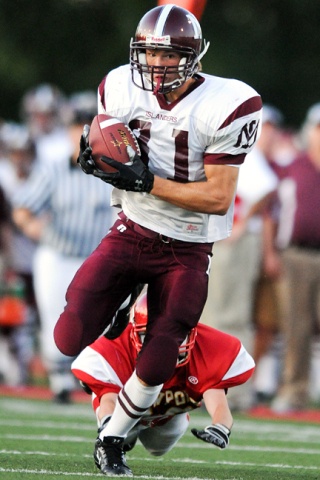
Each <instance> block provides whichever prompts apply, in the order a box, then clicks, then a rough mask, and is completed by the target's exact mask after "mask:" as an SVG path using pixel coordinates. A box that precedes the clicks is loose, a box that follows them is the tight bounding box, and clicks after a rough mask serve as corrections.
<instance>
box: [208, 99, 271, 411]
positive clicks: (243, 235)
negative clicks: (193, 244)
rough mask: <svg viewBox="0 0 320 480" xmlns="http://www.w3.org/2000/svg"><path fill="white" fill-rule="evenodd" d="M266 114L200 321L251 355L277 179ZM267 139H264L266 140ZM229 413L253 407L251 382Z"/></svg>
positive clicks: (233, 394) (233, 396)
mask: <svg viewBox="0 0 320 480" xmlns="http://www.w3.org/2000/svg"><path fill="white" fill-rule="evenodd" d="M269 123H270V110H269V108H268V107H267V106H266V107H264V110H263V116H262V128H261V135H260V138H259V140H258V141H257V143H256V145H255V147H254V148H253V150H252V152H250V153H249V154H248V155H247V157H246V161H245V162H244V164H243V165H242V166H241V169H240V173H239V180H238V186H237V193H236V202H235V216H234V227H233V232H232V234H231V237H230V238H228V239H226V240H223V241H221V242H217V243H216V244H215V246H214V255H213V261H212V268H211V273H210V279H209V291H208V299H207V302H206V305H205V308H204V311H203V314H202V317H201V321H202V322H203V323H206V324H208V325H211V326H213V327H215V328H217V329H218V330H222V331H223V332H226V333H229V334H231V335H234V336H236V337H237V338H239V339H240V340H241V342H242V343H243V344H244V346H245V348H246V349H247V350H248V352H249V353H250V354H251V355H252V354H253V350H254V325H253V306H254V295H255V288H256V285H257V282H258V279H259V276H260V270H261V265H262V263H263V262H264V259H263V255H264V253H267V251H268V250H267V249H265V248H264V246H263V240H264V239H263V235H262V232H263V222H264V218H265V212H266V209H267V206H268V204H269V203H270V202H271V200H272V198H273V196H274V195H275V192H276V189H277V183H278V179H277V176H276V175H275V173H274V172H273V171H272V169H271V167H270V166H269V164H268V161H267V159H266V152H265V150H266V148H267V147H268V145H269V142H270V141H271V139H270V136H269V127H268V124H269ZM265 136H266V137H267V138H268V141H265ZM228 401H229V405H230V408H231V410H239V411H246V410H248V409H250V408H251V407H252V406H253V404H254V403H255V394H254V389H253V384H252V380H250V381H249V382H247V383H246V384H245V385H241V386H240V387H239V388H237V389H235V391H230V394H229V395H228Z"/></svg>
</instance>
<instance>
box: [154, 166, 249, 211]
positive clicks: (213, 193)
mask: <svg viewBox="0 0 320 480" xmlns="http://www.w3.org/2000/svg"><path fill="white" fill-rule="evenodd" d="M230 163H231V162H230ZM238 173H239V168H237V167H233V166H229V165H207V166H206V167H205V174H206V177H207V179H206V181H204V182H189V183H177V182H174V181H172V180H166V179H164V178H160V177H158V176H155V177H154V184H153V189H152V190H151V192H150V193H152V195H155V196H157V197H158V198H161V199H162V200H165V201H167V202H169V203H172V204H173V205H176V206H177V207H181V208H184V209H186V210H191V211H194V212H202V213H209V214H216V215H225V214H226V213H227V210H228V208H229V207H230V204H231V202H232V200H233V197H234V194H235V190H236V187H237V180H238Z"/></svg>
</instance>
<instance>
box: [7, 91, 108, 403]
mask: <svg viewBox="0 0 320 480" xmlns="http://www.w3.org/2000/svg"><path fill="white" fill-rule="evenodd" d="M69 105H70V108H71V113H72V118H71V120H70V124H69V126H68V135H69V141H70V142H71V143H72V145H73V152H72V155H71V157H70V156H69V157H66V155H65V152H64V153H63V158H62V159H60V160H58V161H57V160H56V161H52V162H44V161H43V162H39V163H38V164H37V166H36V168H35V169H34V170H33V172H32V175H31V177H30V178H29V180H28V182H27V184H26V185H25V187H24V190H23V192H20V194H19V195H17V196H15V198H14V205H15V209H14V212H13V215H14V220H15V222H16V224H17V226H18V227H19V228H20V229H21V230H22V232H23V233H24V234H25V235H27V236H29V237H30V238H32V239H33V240H35V241H38V242H39V246H38V248H37V251H36V253H35V257H34V265H33V274H34V286H35V293H36V299H37V305H38V309H39V315H40V323H41V332H40V346H41V352H42V358H43V362H44V364H45V366H46V369H47V372H48V377H49V384H50V388H51V391H52V392H53V395H54V400H55V401H57V402H60V403H68V402H70V400H71V392H72V391H73V390H74V388H75V382H74V377H73V375H72V373H71V370H70V365H71V362H72V358H71V357H66V356H64V355H63V354H61V352H60V351H59V350H58V349H57V347H56V345H55V343H54V340H53V329H54V326H55V324H56V321H57V318H59V315H60V313H61V311H62V310H63V308H64V305H65V293H66V290H67V286H68V285H69V283H70V282H71V280H72V278H73V276H74V274H75V272H76V271H77V270H78V268H79V267H80V265H81V264H82V263H83V261H84V260H85V259H86V257H87V256H88V255H89V254H90V253H91V252H92V250H94V248H95V247H96V246H97V245H98V243H99V242H100V240H101V238H102V237H103V236H104V235H105V234H106V233H107V231H108V229H109V226H110V225H111V224H112V223H113V221H114V215H116V209H115V208H113V207H112V208H111V207H110V190H111V187H110V188H109V187H108V185H106V184H105V183H103V182H97V181H96V180H95V178H94V177H92V178H91V177H89V176H86V175H83V172H82V170H81V169H80V167H79V166H78V165H77V157H78V154H79V140H80V136H81V134H82V131H83V126H84V124H90V123H91V121H92V118H93V116H94V115H95V113H96V94H95V93H93V92H90V91H89V92H80V93H77V94H74V96H72V97H71V99H70V103H69ZM69 113H70V112H69Z"/></svg>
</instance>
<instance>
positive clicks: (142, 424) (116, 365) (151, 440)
mask: <svg viewBox="0 0 320 480" xmlns="http://www.w3.org/2000/svg"><path fill="white" fill-rule="evenodd" d="M146 296H147V293H146V292H144V293H142V294H141V295H140V297H139V298H138V300H137V301H136V304H135V306H134V307H133V309H132V310H131V322H130V323H129V325H128V327H127V328H126V330H125V331H124V333H123V334H122V335H121V337H119V338H117V339H116V340H114V341H111V340H108V339H107V338H106V337H104V336H101V337H100V338H99V339H98V340H96V341H95V342H94V343H92V344H91V345H90V346H88V347H86V348H85V349H84V350H83V351H82V352H81V354H80V355H79V356H78V357H77V359H76V360H75V361H74V362H73V364H72V371H73V373H74V375H75V376H76V377H77V378H78V379H79V380H80V382H81V383H82V385H83V386H84V388H85V389H86V391H87V392H88V393H90V392H92V404H93V408H94V410H95V413H96V416H97V422H98V427H99V428H98V438H97V440H96V444H95V452H94V458H95V462H96V465H97V467H98V468H100V469H101V471H102V473H105V474H107V475H108V474H109V473H110V468H109V466H108V461H109V462H110V461H112V458H111V459H110V458H109V459H108V460H107V458H105V459H104V460H103V458H104V449H103V448H101V444H102V442H103V437H102V435H101V432H102V431H103V429H104V427H105V426H106V424H107V423H108V422H109V420H110V418H111V416H112V413H113V410H114V407H115V403H116V400H117V397H118V393H119V392H120V390H121V389H122V387H123V385H124V384H125V383H126V381H127V380H128V378H130V376H131V375H132V372H133V371H134V369H135V365H136V360H137V356H138V354H139V351H140V350H141V347H142V344H143V340H144V336H145V333H146V325H147V320H148V318H147V301H146ZM213 345H214V348H213ZM253 370H254V361H253V359H252V357H251V356H250V355H249V354H248V352H247V351H246V350H245V348H244V347H243V345H242V344H241V342H240V341H239V340H238V339H237V338H236V337H233V336H231V335H228V334H226V333H223V332H220V331H219V330H215V329H213V328H211V327H209V326H207V325H204V324H198V326H197V327H196V328H194V329H193V330H192V331H191V332H190V334H189V335H188V336H187V337H186V340H185V342H183V344H182V345H181V346H180V349H179V357H178V361H177V365H176V369H175V371H174V374H173V376H172V377H171V378H170V379H169V380H168V381H167V382H165V383H164V385H163V387H162V390H161V392H160V393H159V396H158V398H157V400H156V401H155V403H154V404H153V405H152V406H151V407H150V408H149V410H148V411H147V412H146V413H145V414H144V415H143V417H142V418H141V420H140V421H139V423H138V424H136V425H135V426H134V427H133V428H132V430H131V431H130V432H129V434H128V435H127V437H126V439H125V441H124V445H123V450H124V452H126V451H129V450H131V449H132V448H133V447H134V445H135V443H136V441H137V439H138V438H139V440H140V441H141V443H142V445H143V446H144V448H145V449H146V450H147V451H148V452H149V453H151V454H152V455H156V456H159V455H164V454H165V453H167V452H168V451H169V450H171V449H172V448H173V447H174V445H175V444H176V443H177V442H178V440H179V439H180V438H181V437H182V435H184V433H185V432H186V430H187V428H188V425H189V414H188V412H189V411H191V410H194V409H196V408H199V407H200V405H201V401H202V400H203V401H204V404H205V407H206V409H207V412H208V414H209V416H210V418H211V424H210V425H209V426H207V427H206V428H204V429H200V430H198V429H195V428H194V429H192V433H193V434H194V435H195V436H196V437H197V438H199V439H201V440H204V441H205V442H208V443H212V444H213V445H216V446H217V447H219V448H225V447H227V445H228V443H229V435H230V432H231V427H232V423H233V419H232V415H231V412H230V410H229V407H228V402H227V397H226V392H227V390H228V388H230V387H235V386H237V385H241V384H242V383H245V382H246V381H247V380H248V379H249V378H250V377H251V375H252V373H253ZM123 462H124V465H125V460H124V458H123ZM112 473H114V469H113V470H112Z"/></svg>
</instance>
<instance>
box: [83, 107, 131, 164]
mask: <svg viewBox="0 0 320 480" xmlns="http://www.w3.org/2000/svg"><path fill="white" fill-rule="evenodd" d="M89 145H90V147H91V148H92V157H93V160H94V162H95V164H96V166H97V168H99V169H100V170H103V171H104V172H109V173H113V172H116V171H117V170H115V169H114V168H112V167H111V166H109V165H107V164H106V163H104V162H103V161H101V157H102V156H103V155H105V156H106V157H110V158H112V159H113V160H117V161H118V162H121V163H124V164H125V163H127V162H128V161H129V157H128V153H127V146H128V145H131V147H132V148H133V149H134V150H135V151H136V153H137V154H138V155H140V149H139V145H138V142H137V139H136V137H135V136H134V134H133V132H132V130H131V129H130V128H129V127H128V125H125V124H124V123H123V122H121V121H120V120H119V119H118V118H114V117H111V116H110V115H104V114H99V115H96V116H95V117H94V119H93V121H92V123H91V126H90V133H89Z"/></svg>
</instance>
